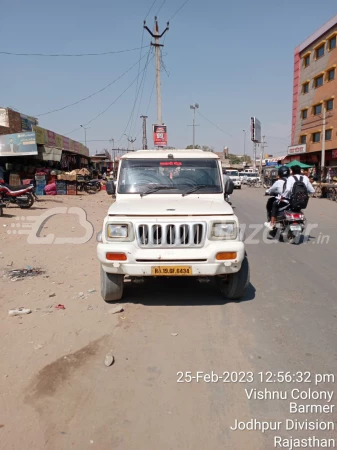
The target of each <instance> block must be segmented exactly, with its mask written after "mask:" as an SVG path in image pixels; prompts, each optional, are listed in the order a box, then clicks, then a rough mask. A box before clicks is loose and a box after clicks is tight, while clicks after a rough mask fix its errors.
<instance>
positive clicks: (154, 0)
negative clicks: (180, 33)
mask: <svg viewBox="0 0 337 450" xmlns="http://www.w3.org/2000/svg"><path fill="white" fill-rule="evenodd" d="M156 1H157V0H153V3H152V5H151V6H150V9H149V10H148V12H147V14H146V16H145V19H144V20H146V19H147V17H148V15H149V14H150V12H151V9H152V8H153V7H154V5H155V3H156Z"/></svg>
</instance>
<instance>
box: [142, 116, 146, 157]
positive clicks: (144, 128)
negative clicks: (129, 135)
mask: <svg viewBox="0 0 337 450" xmlns="http://www.w3.org/2000/svg"><path fill="white" fill-rule="evenodd" d="M140 118H141V119H143V150H147V136H146V119H147V116H140Z"/></svg>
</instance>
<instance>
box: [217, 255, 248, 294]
mask: <svg viewBox="0 0 337 450" xmlns="http://www.w3.org/2000/svg"><path fill="white" fill-rule="evenodd" d="M249 281H250V271H249V263H248V259H247V256H245V258H244V260H243V261H242V264H241V269H240V270H239V271H238V272H236V273H233V274H232V275H228V278H227V279H226V280H221V279H220V290H221V294H222V295H223V296H224V297H226V298H228V299H230V300H237V299H240V298H242V297H243V296H244V295H245V292H246V290H247V288H248V286H249Z"/></svg>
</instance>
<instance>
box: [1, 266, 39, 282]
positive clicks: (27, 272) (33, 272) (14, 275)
mask: <svg viewBox="0 0 337 450" xmlns="http://www.w3.org/2000/svg"><path fill="white" fill-rule="evenodd" d="M44 273H45V272H44V270H41V269H38V268H36V269H17V270H10V271H9V272H7V277H8V278H10V279H11V280H12V281H18V280H23V279H24V278H30V277H37V276H38V275H42V274H44Z"/></svg>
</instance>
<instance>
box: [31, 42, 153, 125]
mask: <svg viewBox="0 0 337 450" xmlns="http://www.w3.org/2000/svg"><path fill="white" fill-rule="evenodd" d="M150 50H151V49H150ZM146 55H147V53H145V55H143V56H142V57H140V59H139V60H138V61H137V62H136V63H135V64H133V65H132V66H131V67H130V68H129V69H127V70H126V71H125V72H124V73H122V75H120V76H119V77H117V78H115V79H114V80H113V81H111V82H110V83H109V84H107V85H106V86H104V87H103V88H101V89H99V90H98V91H96V92H93V93H92V94H90V95H88V96H87V97H84V98H81V99H80V100H77V101H76V102H73V103H69V104H68V105H65V106H62V108H57V109H53V110H51V111H47V112H45V113H41V114H36V115H35V116H36V117H41V116H47V115H48V114H52V113H54V112H58V111H63V110H64V109H66V108H70V107H71V106H75V105H78V104H79V103H81V102H84V101H85V100H88V99H89V98H91V97H94V96H95V95H97V94H100V93H101V92H103V91H105V90H106V89H108V87H110V86H111V85H112V84H114V83H116V81H118V80H120V79H121V78H122V77H124V75H126V74H127V73H128V72H130V70H132V69H133V68H134V67H135V66H136V65H137V64H138V63H140V61H141V60H142V59H143V58H145V56H146Z"/></svg>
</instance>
